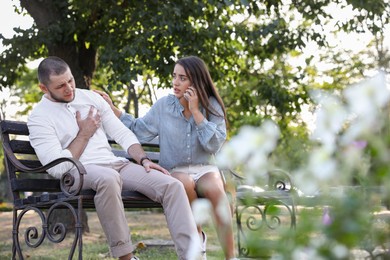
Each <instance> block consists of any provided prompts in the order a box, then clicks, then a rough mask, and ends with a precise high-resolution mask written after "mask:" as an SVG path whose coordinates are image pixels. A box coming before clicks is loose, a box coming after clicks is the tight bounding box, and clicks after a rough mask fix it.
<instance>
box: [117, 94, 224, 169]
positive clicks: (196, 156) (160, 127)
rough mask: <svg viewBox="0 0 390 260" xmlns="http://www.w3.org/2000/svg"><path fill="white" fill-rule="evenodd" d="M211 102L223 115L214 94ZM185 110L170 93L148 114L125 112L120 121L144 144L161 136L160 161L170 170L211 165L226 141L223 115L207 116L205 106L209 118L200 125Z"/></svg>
mask: <svg viewBox="0 0 390 260" xmlns="http://www.w3.org/2000/svg"><path fill="white" fill-rule="evenodd" d="M210 104H211V106H212V107H213V108H214V110H216V111H217V112H218V114H221V115H222V114H223V112H222V108H221V107H220V105H219V104H218V102H217V100H216V99H215V98H214V97H210ZM183 111H184V107H183V106H182V105H181V104H180V102H179V99H177V98H176V96H174V95H172V94H169V95H168V96H165V97H162V98H160V99H159V100H158V101H157V102H156V103H155V104H154V105H153V106H152V107H151V109H150V110H149V112H148V113H147V114H146V115H145V116H143V117H141V118H134V117H133V116H131V115H129V114H127V113H122V115H121V116H120V120H121V121H122V123H123V124H125V125H126V126H127V127H128V128H130V129H131V130H132V131H133V132H134V133H135V135H136V136H137V137H138V139H139V141H140V142H141V143H142V142H147V141H151V140H153V139H154V138H155V137H157V136H158V137H159V142H160V160H159V164H160V165H161V166H162V167H164V168H165V169H167V170H171V169H172V168H174V167H177V166H184V165H198V164H210V163H211V159H212V157H213V155H214V154H215V153H217V152H218V151H219V149H220V148H221V147H222V145H223V143H224V142H225V140H226V124H225V120H224V118H223V116H215V115H213V114H211V113H210V115H209V118H208V119H206V113H205V109H203V108H200V111H201V112H202V114H203V115H204V116H205V119H204V120H203V121H202V122H201V123H200V124H199V125H196V123H195V121H194V118H193V116H191V117H190V118H189V119H186V118H185V116H184V115H183ZM212 111H213V110H212Z"/></svg>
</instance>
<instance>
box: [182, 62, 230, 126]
mask: <svg viewBox="0 0 390 260" xmlns="http://www.w3.org/2000/svg"><path fill="white" fill-rule="evenodd" d="M176 64H179V65H181V66H183V68H184V70H185V72H186V74H187V76H188V77H189V79H190V80H191V82H192V84H193V86H194V87H195V88H196V91H197V93H198V97H199V101H200V104H201V105H202V107H203V108H204V109H205V110H206V118H207V119H208V118H209V115H210V114H213V115H215V116H220V117H223V118H224V119H225V122H226V125H227V119H226V109H225V105H224V104H223V101H222V98H221V97H220V96H219V94H218V91H217V89H216V87H215V85H214V82H213V80H212V79H211V76H210V72H209V70H208V68H207V65H206V63H205V62H204V61H203V60H202V59H200V58H199V57H196V56H188V57H184V58H181V59H179V60H178V61H177V62H176ZM210 97H214V98H215V99H216V100H217V101H218V103H219V105H220V106H221V108H222V111H223V115H221V114H220V113H218V111H217V109H216V108H214V107H212V105H211V104H210V100H209V98H210Z"/></svg>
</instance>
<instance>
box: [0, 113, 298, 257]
mask: <svg viewBox="0 0 390 260" xmlns="http://www.w3.org/2000/svg"><path fill="white" fill-rule="evenodd" d="M0 129H1V140H2V143H3V150H4V157H5V170H6V172H7V175H8V180H9V185H10V189H11V192H12V196H13V231H12V241H13V248H12V254H13V256H12V258H13V259H15V257H16V256H17V257H18V258H19V259H24V257H23V253H22V249H21V241H20V238H19V227H20V224H21V221H22V219H23V217H24V215H25V214H26V213H27V212H28V211H34V212H35V213H36V214H38V215H39V217H40V218H41V222H42V229H43V230H42V232H41V234H39V233H38V228H37V227H31V228H28V229H27V230H26V231H25V234H24V238H25V239H24V242H25V244H26V245H27V246H28V247H31V248H35V247H38V246H40V245H41V244H42V242H43V241H44V240H45V238H47V239H48V240H49V241H51V242H53V243H60V242H62V241H63V240H64V238H65V237H66V235H67V231H69V230H66V228H65V227H64V225H62V224H61V223H51V221H50V219H51V216H52V213H53V211H54V210H55V209H64V208H67V209H69V210H70V211H71V215H72V216H73V218H74V223H75V227H74V240H73V243H72V247H71V248H70V250H69V256H68V259H72V258H73V256H74V255H75V251H76V250H78V258H79V259H82V251H83V229H84V227H83V225H82V216H83V214H82V213H83V209H94V208H95V206H94V202H93V198H94V195H95V192H94V191H92V190H82V189H81V185H82V181H81V182H80V186H79V187H77V189H76V190H74V191H70V187H71V186H72V184H73V177H72V176H71V175H70V174H64V175H63V177H62V179H61V180H59V179H55V178H53V177H51V176H50V175H49V174H48V173H47V172H46V171H47V170H48V169H50V168H51V167H53V166H55V165H57V164H59V163H61V162H64V161H68V162H71V163H73V164H74V165H75V167H76V168H77V169H78V171H79V174H80V176H81V177H80V179H81V180H82V179H83V175H84V174H85V169H84V167H83V165H82V164H81V163H80V162H79V161H78V160H75V159H72V158H60V159H57V160H55V161H53V162H51V163H49V164H47V165H41V163H40V162H39V160H38V159H37V157H36V155H35V151H34V149H33V148H32V147H31V145H30V142H29V140H28V134H29V132H28V128H27V124H26V122H20V121H9V120H2V121H0ZM111 145H112V147H113V151H114V153H115V154H116V155H117V156H122V157H125V158H127V159H129V160H131V158H129V156H128V154H127V153H126V152H125V151H123V150H122V149H121V148H120V147H119V146H117V145H116V144H115V143H114V142H111ZM142 145H143V147H144V149H145V151H146V153H147V155H148V156H149V158H151V159H152V160H153V161H154V162H158V160H159V145H158V141H157V142H150V143H145V144H142ZM227 172H228V173H227ZM225 175H229V176H230V177H233V179H234V181H235V182H236V183H239V182H240V181H243V179H244V178H243V177H241V176H240V175H238V174H236V173H235V172H234V171H231V170H229V171H222V176H223V177H225ZM235 188H236V191H237V193H235V194H234V192H233V197H234V198H233V201H234V202H235V207H234V209H235V216H236V224H237V243H238V252H239V256H241V257H258V254H257V253H256V252H251V250H250V248H249V247H248V245H247V240H249V239H250V236H253V235H254V236H262V235H263V234H262V231H261V230H260V231H259V228H260V226H266V227H268V228H269V229H272V230H273V229H276V228H277V226H280V225H281V223H282V222H286V221H287V222H288V224H287V225H289V226H290V227H291V228H294V227H295V222H296V216H295V214H296V210H295V203H294V198H293V195H292V191H293V189H292V188H293V185H292V182H291V178H290V176H289V175H288V174H287V173H286V172H284V171H281V170H275V171H271V172H270V173H269V181H268V184H267V185H265V186H264V187H263V188H259V187H252V186H247V185H239V184H236V185H235ZM26 194H27V195H26ZM122 200H123V204H124V207H125V208H126V209H146V208H161V205H160V204H159V203H156V202H154V201H152V200H150V199H148V198H147V197H146V196H144V195H142V194H140V193H138V192H134V191H126V190H124V191H122ZM275 206H281V207H282V208H284V209H286V210H287V220H282V219H281V218H280V217H279V216H277V213H275V210H271V208H273V207H275ZM269 219H271V221H272V223H270V221H269ZM259 223H260V224H259ZM53 225H54V228H53ZM53 229H55V230H56V235H54V234H53V231H52V230H53Z"/></svg>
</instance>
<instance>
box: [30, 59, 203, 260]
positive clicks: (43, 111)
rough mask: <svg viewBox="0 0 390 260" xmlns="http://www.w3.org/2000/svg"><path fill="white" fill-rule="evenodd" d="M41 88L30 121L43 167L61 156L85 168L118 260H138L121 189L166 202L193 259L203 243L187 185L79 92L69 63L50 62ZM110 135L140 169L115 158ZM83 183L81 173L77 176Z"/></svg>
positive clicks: (180, 249)
mask: <svg viewBox="0 0 390 260" xmlns="http://www.w3.org/2000/svg"><path fill="white" fill-rule="evenodd" d="M38 80H39V87H40V89H41V90H42V91H43V93H44V95H43V97H42V99H41V101H40V102H39V103H38V104H37V106H36V107H35V108H34V109H33V111H32V113H31V115H30V116H29V118H28V123H27V124H28V128H29V131H30V136H29V137H30V141H31V144H32V146H33V147H34V149H35V151H36V153H37V155H38V158H39V160H40V161H41V162H42V164H47V163H49V162H51V161H53V160H55V159H57V158H60V157H73V158H76V159H79V160H80V161H81V162H82V163H83V164H84V166H85V169H86V171H87V174H86V175H85V176H84V184H83V188H85V189H93V190H95V191H96V195H95V206H96V212H97V214H98V217H99V220H100V223H101V225H102V227H103V230H104V233H105V235H106V237H107V240H108V243H109V246H110V251H111V254H112V256H113V257H117V258H119V259H121V260H122V259H138V258H137V257H135V256H134V255H133V253H132V251H133V250H134V248H133V246H132V242H131V237H130V233H129V228H128V225H127V220H126V217H125V213H124V207H123V203H122V200H121V190H122V188H123V189H127V190H134V191H138V192H140V193H143V194H145V195H146V196H148V197H149V198H150V199H152V200H154V201H157V202H160V203H161V204H162V206H163V208H164V213H165V216H166V219H167V223H168V228H169V230H170V232H171V235H172V239H173V241H174V242H175V247H176V252H177V254H178V256H179V259H187V258H188V257H189V254H190V253H189V251H190V249H193V247H194V245H197V243H200V242H199V241H197V237H198V236H197V231H196V225H195V220H194V218H193V216H192V212H191V207H190V205H189V202H188V199H187V196H186V192H185V190H184V188H183V185H182V184H181V183H180V182H179V181H177V180H176V179H175V178H173V177H171V176H169V173H168V172H167V170H165V169H164V168H162V167H160V166H159V165H158V164H155V163H153V162H151V161H150V160H149V159H148V158H147V157H146V154H145V152H144V150H143V149H142V147H141V145H140V144H139V142H138V139H137V138H136V136H135V135H134V134H133V133H132V132H131V131H130V130H129V129H128V128H126V127H125V126H124V125H123V124H122V123H121V122H120V121H119V119H118V118H117V117H116V116H115V115H114V114H113V112H112V110H111V108H110V106H109V105H108V104H107V102H106V101H105V100H104V99H103V98H101V97H100V96H99V95H98V94H96V93H94V92H92V91H89V90H81V89H76V85H75V81H74V78H73V75H72V72H71V71H70V68H69V66H68V64H66V63H65V61H63V60H62V59H60V58H58V57H48V58H46V59H44V60H43V61H42V62H41V63H40V65H39V66H38ZM107 135H108V136H110V137H111V138H113V139H114V140H115V141H116V142H117V143H119V144H120V145H121V146H122V148H123V149H125V150H126V151H127V152H128V153H129V155H130V156H131V157H132V158H134V159H135V160H136V161H137V162H138V163H139V164H140V165H138V164H135V163H132V162H129V161H127V160H125V159H124V158H119V157H116V156H114V154H113V153H112V151H111V147H110V145H109V143H108V141H107V137H106V136H107ZM69 171H70V172H71V173H74V172H75V169H72V166H71V165H70V164H69V163H62V164H60V165H58V166H56V167H54V168H53V169H51V170H49V173H50V174H51V175H52V176H54V177H56V178H60V177H61V175H62V174H63V173H65V172H69ZM74 176H75V177H76V178H77V174H74Z"/></svg>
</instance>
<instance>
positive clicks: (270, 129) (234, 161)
mask: <svg viewBox="0 0 390 260" xmlns="http://www.w3.org/2000/svg"><path fill="white" fill-rule="evenodd" d="M279 136H280V130H279V128H278V126H277V125H276V124H275V123H273V122H272V121H270V120H267V121H265V122H264V123H263V124H262V125H261V126H260V127H253V126H243V127H242V128H241V129H240V131H239V133H238V134H237V135H236V136H234V137H233V138H232V139H231V140H230V141H229V142H227V143H226V144H225V145H224V146H223V147H222V149H221V151H220V152H219V153H218V154H217V156H216V160H217V164H218V165H219V166H220V167H221V168H234V167H236V166H238V165H241V164H245V163H247V162H249V161H250V162H251V163H250V165H251V168H252V167H253V169H255V168H256V167H258V165H264V161H265V160H266V159H265V158H267V157H268V155H269V153H271V152H272V151H273V150H274V149H275V147H276V145H277V142H278V139H279ZM257 160H259V161H257Z"/></svg>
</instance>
